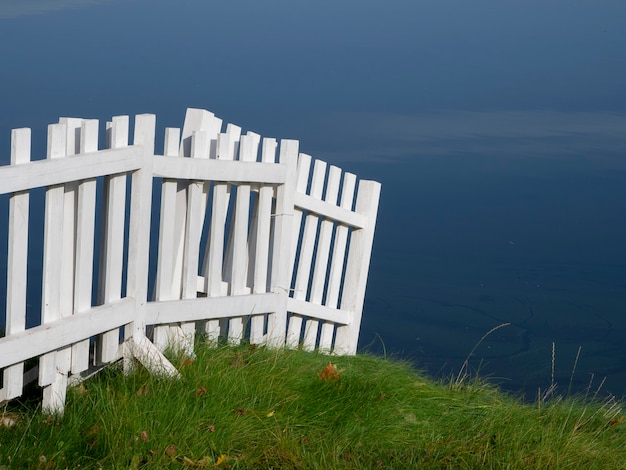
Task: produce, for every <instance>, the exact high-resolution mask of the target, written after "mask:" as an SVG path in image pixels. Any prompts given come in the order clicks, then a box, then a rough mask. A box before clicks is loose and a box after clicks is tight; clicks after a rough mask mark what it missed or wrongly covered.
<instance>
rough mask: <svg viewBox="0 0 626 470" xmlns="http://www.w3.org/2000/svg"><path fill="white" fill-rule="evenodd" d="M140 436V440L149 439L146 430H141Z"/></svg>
mask: <svg viewBox="0 0 626 470" xmlns="http://www.w3.org/2000/svg"><path fill="white" fill-rule="evenodd" d="M140 436H141V440H142V441H143V442H148V440H149V439H148V433H147V432H146V431H141V434H140Z"/></svg>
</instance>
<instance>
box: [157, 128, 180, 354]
mask: <svg viewBox="0 0 626 470" xmlns="http://www.w3.org/2000/svg"><path fill="white" fill-rule="evenodd" d="M179 143H180V129H175V128H167V129H166V130H165V146H164V154H165V155H169V156H176V155H178V148H179ZM159 158H161V157H158V158H156V159H155V163H156V161H157V160H158V159H159ZM180 160H182V159H180ZM176 193H177V181H176V180H175V179H171V178H164V179H163V182H162V183H161V215H160V221H159V239H158V264H157V274H156V288H155V299H156V300H174V299H178V298H180V288H179V286H175V285H174V265H175V263H176V260H175V256H176V251H177V249H178V245H177V242H176V233H177V230H178V227H177V226H176ZM173 334H175V332H174V331H172V330H171V328H170V326H167V325H166V326H156V327H155V328H154V338H153V341H154V344H155V345H156V347H157V348H158V349H160V350H161V351H164V350H165V349H166V348H167V345H168V343H169V338H170V335H173Z"/></svg>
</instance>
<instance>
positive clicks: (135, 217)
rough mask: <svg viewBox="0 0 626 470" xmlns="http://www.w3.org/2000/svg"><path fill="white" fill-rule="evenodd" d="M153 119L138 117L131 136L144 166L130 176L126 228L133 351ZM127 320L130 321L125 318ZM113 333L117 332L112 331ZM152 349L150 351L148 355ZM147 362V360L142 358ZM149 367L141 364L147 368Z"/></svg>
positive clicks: (141, 331)
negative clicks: (132, 303)
mask: <svg viewBox="0 0 626 470" xmlns="http://www.w3.org/2000/svg"><path fill="white" fill-rule="evenodd" d="M155 126H156V116H155V115H153V114H140V115H138V116H136V117H135V134H134V142H133V145H134V146H137V147H138V148H140V149H141V153H142V155H143V161H144V165H143V167H142V169H140V170H137V171H135V172H133V174H132V182H131V201H130V220H129V228H128V281H127V294H128V297H132V298H134V299H135V309H134V315H133V317H131V318H132V320H133V322H132V326H131V328H132V331H131V334H132V339H133V341H134V344H135V346H136V347H140V346H141V345H143V344H147V343H146V338H145V333H146V320H145V317H146V311H145V310H146V303H147V302H148V273H149V262H150V216H151V212H152V211H151V204H152V166H151V163H152V161H153V156H154V135H155ZM129 319H130V318H129ZM114 331H117V330H114ZM152 348H153V349H154V351H152ZM145 353H146V354H149V355H152V354H153V353H157V356H159V357H158V358H155V359H156V360H158V362H159V364H154V366H155V367H156V368H157V370H160V369H161V368H162V367H164V366H165V365H166V364H168V367H166V368H165V372H167V373H168V374H171V373H172V371H171V365H169V363H168V362H167V360H166V359H165V358H163V357H160V355H159V354H158V350H157V349H156V348H154V346H153V345H152V347H151V348H150V350H147V351H145ZM146 359H149V356H146ZM152 365H153V364H144V366H146V367H150V366H152Z"/></svg>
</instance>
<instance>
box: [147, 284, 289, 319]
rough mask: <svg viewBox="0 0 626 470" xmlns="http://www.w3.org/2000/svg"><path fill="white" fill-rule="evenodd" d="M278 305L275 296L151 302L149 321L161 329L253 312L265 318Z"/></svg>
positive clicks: (248, 295) (273, 294)
mask: <svg viewBox="0 0 626 470" xmlns="http://www.w3.org/2000/svg"><path fill="white" fill-rule="evenodd" d="M279 302H280V296H279V295H278V294H277V293H273V292H265V293H263V294H247V295H233V296H220V297H197V298H195V299H181V300H169V301H162V302H150V303H149V304H148V306H147V317H146V318H147V319H148V323H150V324H156V325H159V324H168V323H174V322H178V321H200V320H207V319H219V318H224V317H233V316H239V315H241V312H249V311H252V310H254V311H255V312H259V313H260V314H264V313H270V312H275V311H276V309H277V306H278V304H279Z"/></svg>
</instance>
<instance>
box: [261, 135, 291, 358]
mask: <svg viewBox="0 0 626 470" xmlns="http://www.w3.org/2000/svg"><path fill="white" fill-rule="evenodd" d="M298 147H299V142H298V141H297V140H286V139H283V140H281V141H280V151H279V157H278V158H279V162H280V163H281V164H283V165H286V166H287V178H286V180H285V183H284V184H282V185H280V186H278V188H277V189H276V206H275V214H274V229H273V241H272V246H271V253H272V258H271V263H272V268H271V269H272V274H271V289H272V292H276V293H278V294H279V295H280V296H281V301H280V302H279V308H278V309H277V310H276V312H273V313H271V314H269V315H268V317H267V345H268V346H271V347H272V346H273V347H282V346H283V345H284V344H285V335H286V330H287V298H288V297H289V288H290V285H291V277H290V272H291V271H290V262H291V253H290V252H289V251H287V250H285V247H286V246H289V247H290V246H291V243H292V230H294V229H295V224H294V218H295V217H294V205H293V200H294V193H295V191H296V170H297V165H298Z"/></svg>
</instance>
